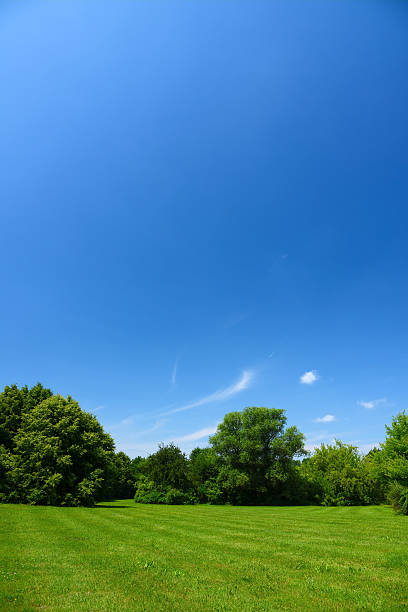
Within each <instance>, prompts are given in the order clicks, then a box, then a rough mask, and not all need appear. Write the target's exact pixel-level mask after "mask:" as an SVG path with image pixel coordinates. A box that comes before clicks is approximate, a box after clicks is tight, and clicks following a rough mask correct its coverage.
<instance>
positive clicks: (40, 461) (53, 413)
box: [3, 395, 114, 505]
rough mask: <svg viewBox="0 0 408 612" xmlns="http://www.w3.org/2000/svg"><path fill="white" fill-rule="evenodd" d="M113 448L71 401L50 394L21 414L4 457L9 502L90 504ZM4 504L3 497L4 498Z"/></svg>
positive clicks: (91, 419) (94, 421)
mask: <svg viewBox="0 0 408 612" xmlns="http://www.w3.org/2000/svg"><path fill="white" fill-rule="evenodd" d="M113 449H114V444H113V440H112V438H111V437H110V436H109V435H108V434H106V433H105V432H104V430H103V428H102V426H101V425H100V424H99V423H98V421H97V419H96V418H95V417H94V416H93V415H91V414H89V413H87V412H84V411H83V410H81V408H80V407H79V405H78V403H77V402H75V401H74V400H73V399H72V398H71V397H69V396H68V397H67V398H66V399H64V398H63V397H62V396H60V395H54V396H52V397H49V398H48V399H45V400H44V401H42V402H41V403H39V404H37V405H34V407H32V408H31V409H30V410H28V411H25V412H23V414H22V418H21V426H20V429H19V430H18V433H17V434H16V435H15V437H14V451H13V453H12V454H9V455H8V456H7V457H6V458H4V457H3V465H5V466H6V472H7V473H6V480H7V486H8V489H7V493H8V498H9V500H10V501H11V500H13V501H19V502H23V503H31V504H47V505H48V504H52V505H60V504H62V505H80V504H81V505H92V504H93V503H94V502H95V500H96V499H97V498H98V493H99V492H100V491H101V490H102V485H103V482H104V479H105V477H106V473H107V469H108V466H109V462H110V461H111V457H112V453H113ZM3 500H4V495H3Z"/></svg>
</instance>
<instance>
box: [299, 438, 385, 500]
mask: <svg viewBox="0 0 408 612" xmlns="http://www.w3.org/2000/svg"><path fill="white" fill-rule="evenodd" d="M300 472H301V475H302V477H303V479H304V480H305V481H306V482H307V483H308V484H309V486H308V487H307V489H308V492H309V495H311V499H310V501H312V502H315V503H316V502H317V503H319V504H322V505H324V506H356V505H366V504H371V503H375V502H376V501H378V491H377V487H376V483H375V480H374V478H373V477H372V474H371V471H370V465H369V463H368V462H367V461H365V460H364V459H363V458H362V457H361V456H360V454H359V452H358V449H357V447H355V446H352V445H351V444H344V443H343V442H341V441H340V440H336V442H335V444H334V445H329V444H327V445H325V444H322V445H321V446H320V448H317V449H316V450H315V452H314V454H313V456H312V457H310V459H306V460H305V461H303V463H302V464H301V466H300Z"/></svg>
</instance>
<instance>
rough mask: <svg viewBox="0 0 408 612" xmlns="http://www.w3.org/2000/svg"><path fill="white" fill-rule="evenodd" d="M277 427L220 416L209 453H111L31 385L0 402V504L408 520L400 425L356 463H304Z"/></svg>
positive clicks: (299, 444) (273, 415)
mask: <svg viewBox="0 0 408 612" xmlns="http://www.w3.org/2000/svg"><path fill="white" fill-rule="evenodd" d="M304 443H305V439H304V435H303V434H302V433H301V432H300V431H299V430H298V429H297V428H296V427H286V416H285V413H284V411H283V410H279V409H276V408H263V407H248V408H245V409H244V410H242V411H241V412H231V413H229V414H227V415H225V417H224V420H223V421H222V423H220V424H219V425H218V428H217V431H216V433H215V434H214V435H213V436H211V437H210V439H209V446H208V447H206V448H195V449H194V450H193V451H192V452H191V453H190V455H189V456H188V457H187V456H186V455H185V453H183V452H182V451H181V450H180V448H178V447H177V446H176V445H174V444H160V445H159V448H158V450H157V451H156V452H155V453H152V454H151V455H150V456H148V457H147V458H142V457H136V458H135V459H130V458H129V457H128V456H127V455H126V454H125V453H123V452H115V445H114V441H113V439H112V437H111V436H110V435H109V434H108V433H106V432H105V431H104V430H103V427H102V426H101V425H100V423H99V422H98V420H97V418H96V417H95V416H94V415H92V414H90V413H88V412H85V411H84V410H82V409H81V408H80V406H79V404H78V403H77V402H76V401H75V400H74V399H73V398H72V397H70V396H68V397H66V398H64V397H62V396H61V395H54V394H53V393H52V391H51V390H50V389H46V388H45V387H43V386H42V385H41V384H40V383H38V384H37V385H35V386H34V387H32V388H31V389H29V388H28V387H27V386H24V387H21V388H19V387H17V385H12V386H6V387H5V388H4V390H3V391H2V393H0V502H3V503H29V504H45V505H64V506H78V505H93V504H94V503H96V502H97V501H101V500H108V499H115V498H117V499H120V498H129V497H133V496H134V498H135V501H136V502H139V503H153V504H195V503H209V504H240V505H277V504H279V505H293V504H298V505H300V504H320V505H326V506H333V505H334V506H341V505H366V504H378V503H391V504H392V505H393V507H394V509H395V510H396V511H398V512H401V513H403V514H408V415H406V414H405V412H402V413H399V414H398V415H397V416H396V417H394V418H393V420H392V423H391V425H390V426H387V427H386V439H385V441H384V443H383V444H381V445H380V448H376V449H373V450H371V451H370V452H369V453H367V454H366V455H361V454H360V453H359V451H358V449H357V448H356V447H355V446H353V445H351V444H345V443H343V442H341V441H340V440H336V441H335V443H334V444H331V445H330V444H322V445H321V446H320V447H319V448H316V449H315V450H314V451H313V453H308V452H307V451H306V450H305V448H304Z"/></svg>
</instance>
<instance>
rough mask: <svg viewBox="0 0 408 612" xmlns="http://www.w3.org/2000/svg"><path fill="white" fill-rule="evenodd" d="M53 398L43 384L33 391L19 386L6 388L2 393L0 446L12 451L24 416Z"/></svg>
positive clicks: (0, 396)
mask: <svg viewBox="0 0 408 612" xmlns="http://www.w3.org/2000/svg"><path fill="white" fill-rule="evenodd" d="M51 396H52V391H51V390H50V389H45V388H44V387H43V386H42V384H41V383H37V384H36V385H35V386H34V387H32V388H31V389H29V388H28V387H27V386H24V387H22V388H21V389H19V388H18V387H17V385H11V386H6V387H5V388H4V390H3V391H2V392H1V393H0V446H1V445H3V446H4V447H5V448H6V449H12V448H13V446H14V437H15V435H16V434H17V432H18V430H19V428H20V426H21V419H22V416H23V414H24V413H25V412H27V411H29V410H31V409H32V408H34V406H37V404H40V403H41V402H42V401H44V400H45V399H48V398H49V397H51Z"/></svg>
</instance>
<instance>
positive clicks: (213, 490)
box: [189, 447, 224, 504]
mask: <svg viewBox="0 0 408 612" xmlns="http://www.w3.org/2000/svg"><path fill="white" fill-rule="evenodd" d="M189 464H190V480H191V484H192V486H193V488H194V490H195V492H196V495H197V498H198V500H199V501H200V502H201V503H206V502H209V503H211V504H219V503H222V502H223V499H224V498H223V494H222V491H221V489H220V487H219V486H218V484H217V477H218V475H219V471H220V461H219V458H218V457H217V454H216V452H215V450H214V449H213V448H199V447H197V448H195V449H194V450H192V451H191V454H190V458H189Z"/></svg>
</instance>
